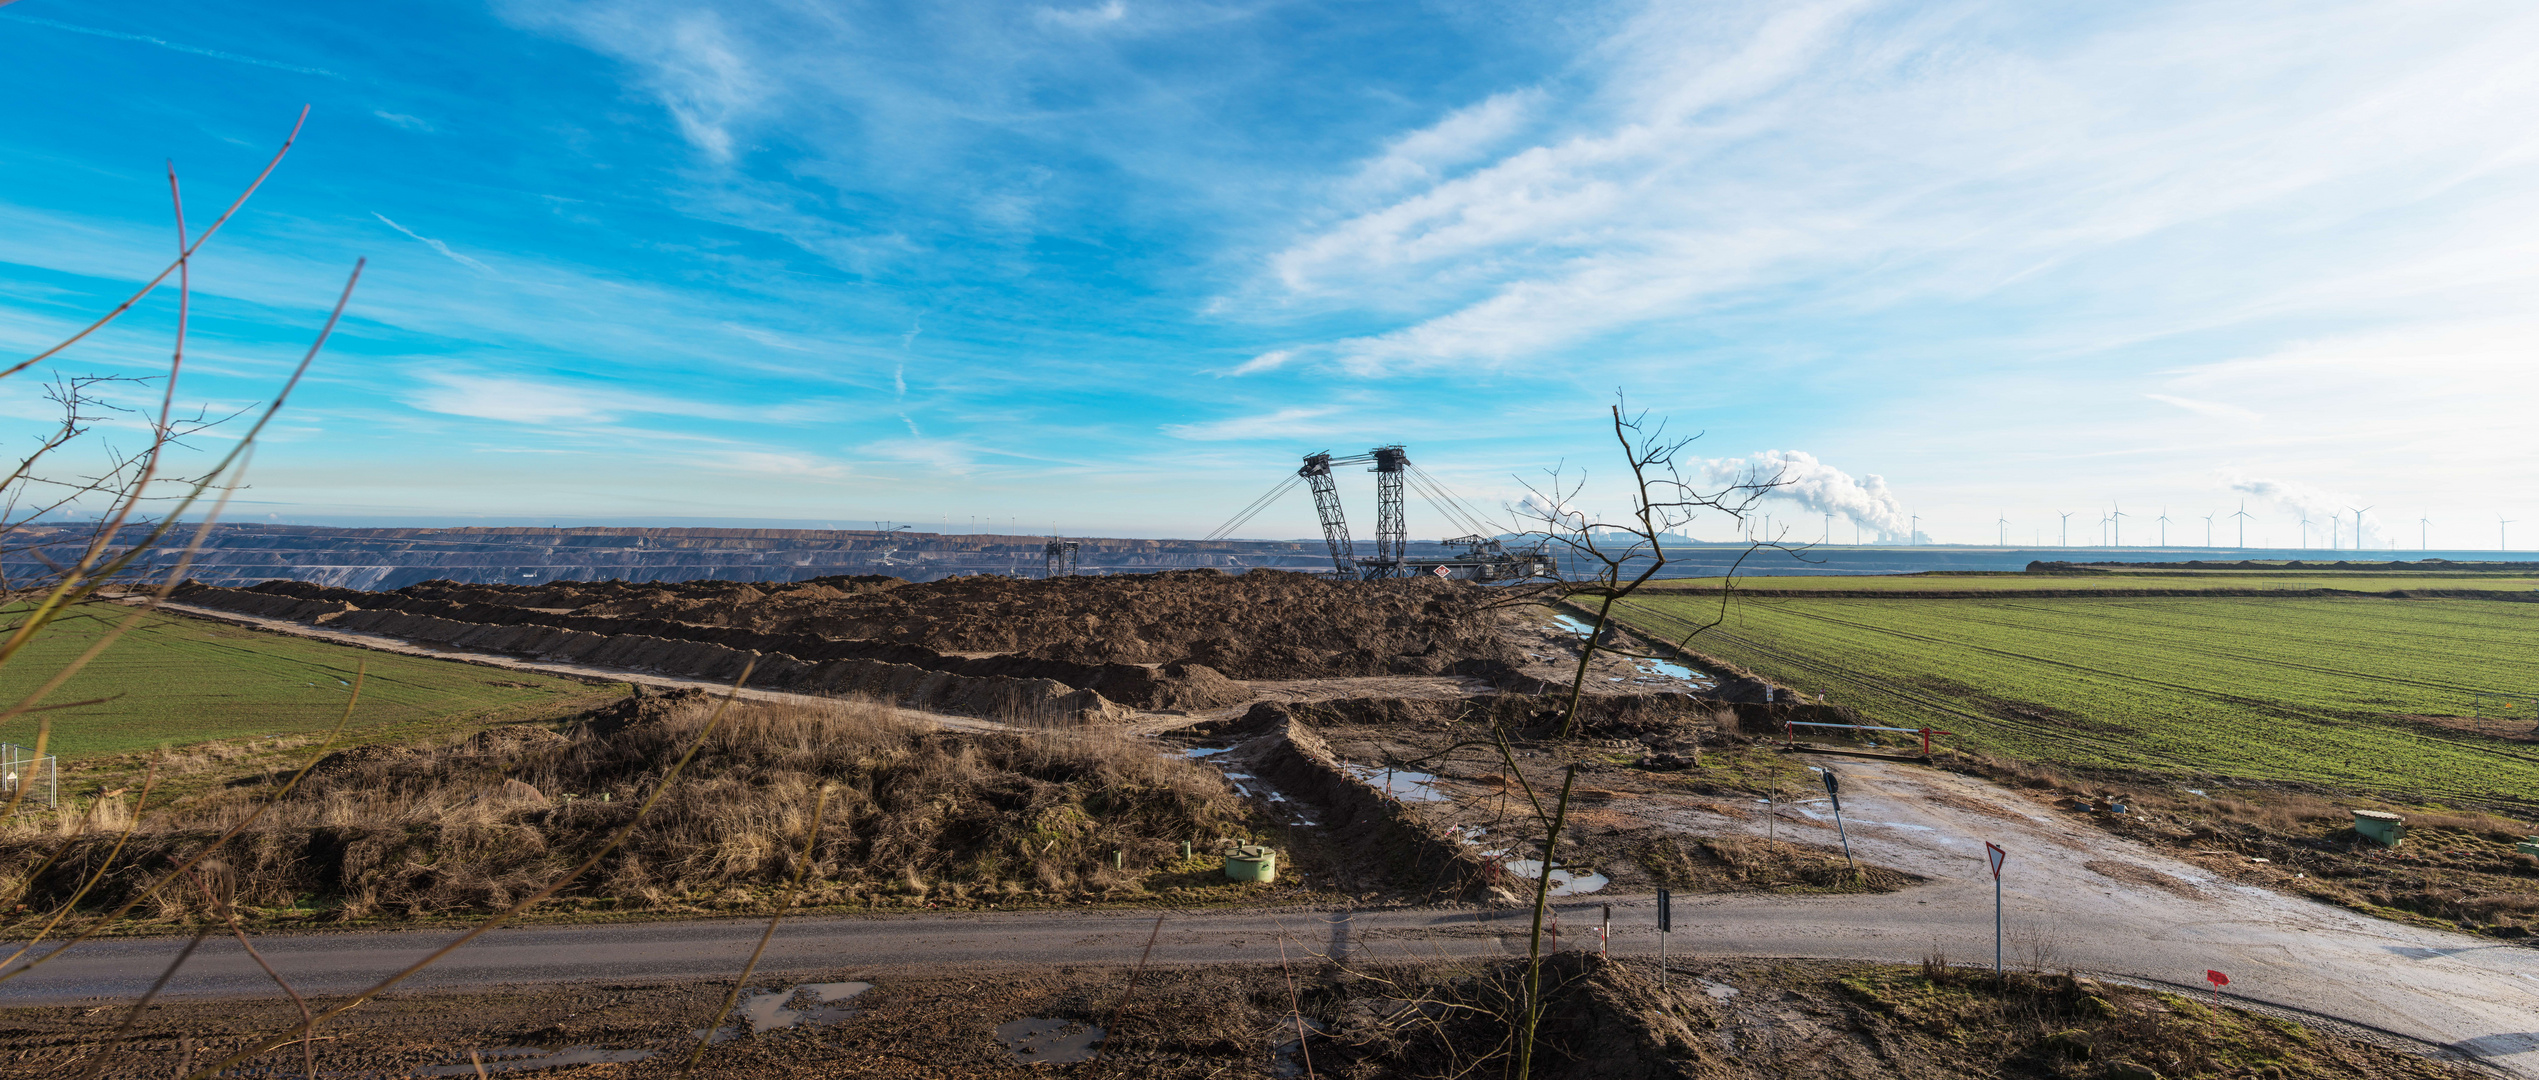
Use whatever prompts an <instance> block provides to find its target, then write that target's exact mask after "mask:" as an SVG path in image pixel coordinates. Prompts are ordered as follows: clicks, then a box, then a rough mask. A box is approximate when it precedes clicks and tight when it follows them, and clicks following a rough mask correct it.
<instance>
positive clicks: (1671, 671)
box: [1640, 660, 1697, 682]
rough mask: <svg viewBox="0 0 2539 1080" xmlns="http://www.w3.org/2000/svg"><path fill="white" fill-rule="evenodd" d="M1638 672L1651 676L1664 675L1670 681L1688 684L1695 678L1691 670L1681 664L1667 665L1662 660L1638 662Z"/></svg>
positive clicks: (1667, 663)
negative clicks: (1680, 681) (1677, 680)
mask: <svg viewBox="0 0 2539 1080" xmlns="http://www.w3.org/2000/svg"><path fill="white" fill-rule="evenodd" d="M1640 670H1642V671H1645V672H1648V673H1649V674H1651V675H1664V676H1666V677H1667V678H1670V679H1682V680H1685V681H1686V682H1690V681H1692V680H1693V679H1695V678H1697V676H1695V675H1694V674H1693V669H1691V668H1688V667H1685V666H1684V665H1682V664H1675V663H1669V662H1667V661H1664V660H1642V661H1640Z"/></svg>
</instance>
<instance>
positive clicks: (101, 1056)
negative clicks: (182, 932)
mask: <svg viewBox="0 0 2539 1080" xmlns="http://www.w3.org/2000/svg"><path fill="white" fill-rule="evenodd" d="M210 936H212V932H211V930H209V929H208V928H207V929H204V930H200V931H197V932H196V933H195V934H194V940H192V941H188V942H186V943H185V947H184V948H183V949H180V950H177V954H176V959H174V960H170V961H168V966H167V970H165V971H162V972H160V973H159V978H158V981H156V982H153V983H151V984H150V990H149V992H148V993H145V994H143V995H141V1000H139V1001H136V1002H133V1003H132V1008H131V1009H130V1010H129V1011H127V1012H125V1013H124V1014H123V1023H120V1024H117V1025H115V1033H114V1034H112V1035H109V1036H107V1037H106V1043H105V1045H103V1046H100V1047H98V1048H97V1056H96V1057H93V1058H90V1059H88V1068H86V1069H83V1070H81V1071H80V1074H79V1076H80V1080H88V1078H89V1077H92V1076H95V1075H97V1070H99V1069H102V1068H105V1067H106V1060H107V1059H108V1058H112V1057H114V1056H115V1055H116V1054H117V1053H119V1052H121V1051H122V1050H123V1039H124V1036H126V1035H128V1034H131V1032H132V1025H133V1022H134V1021H137V1020H139V1019H141V1013H142V1010H144V1009H147V1008H149V1007H150V1002H151V1001H153V1000H155V999H157V998H158V996H159V991H161V990H164V989H167V984H168V980H169V979H172V978H175V977H176V969H178V968H181V967H184V966H185V961H186V959H187V958H188V957H191V956H193V955H194V950H196V949H199V948H201V947H202V946H203V939H204V938H207V937H210Z"/></svg>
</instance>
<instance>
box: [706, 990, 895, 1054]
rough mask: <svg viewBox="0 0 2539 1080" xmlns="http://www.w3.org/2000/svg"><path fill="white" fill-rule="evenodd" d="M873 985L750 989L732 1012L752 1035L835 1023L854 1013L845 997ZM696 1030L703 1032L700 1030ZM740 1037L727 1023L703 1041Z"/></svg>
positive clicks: (721, 1040)
mask: <svg viewBox="0 0 2539 1080" xmlns="http://www.w3.org/2000/svg"><path fill="white" fill-rule="evenodd" d="M872 988H873V984H871V983H868V982H833V983H804V984H802V985H800V986H795V987H791V988H788V989H784V990H752V991H749V992H748V993H745V994H742V995H741V1000H740V1003H739V1004H736V1005H734V1006H733V1007H732V1013H733V1015H735V1016H738V1017H740V1018H741V1019H742V1020H743V1021H745V1022H747V1023H748V1025H749V1033H750V1034H752V1035H764V1034H766V1033H768V1032H770V1031H777V1030H781V1029H784V1028H789V1027H817V1026H819V1025H822V1024H834V1023H837V1022H838V1021H840V1020H844V1019H846V1018H847V1017H850V1016H853V1015H855V1007H854V1006H852V1005H847V1004H844V1003H845V1002H846V1001H848V1000H851V999H853V998H854V997H855V996H856V995H858V994H861V993H863V992H864V991H867V990H870V989H872ZM696 1034H697V1035H698V1036H699V1037H700V1038H702V1037H704V1036H705V1032H703V1031H698V1032H697V1033H696ZM740 1037H741V1025H740V1024H726V1025H724V1026H723V1027H722V1028H720V1029H718V1030H716V1031H715V1032H714V1035H713V1037H712V1038H710V1039H707V1040H706V1041H708V1042H717V1043H719V1042H727V1041H730V1040H732V1039H737V1038H740Z"/></svg>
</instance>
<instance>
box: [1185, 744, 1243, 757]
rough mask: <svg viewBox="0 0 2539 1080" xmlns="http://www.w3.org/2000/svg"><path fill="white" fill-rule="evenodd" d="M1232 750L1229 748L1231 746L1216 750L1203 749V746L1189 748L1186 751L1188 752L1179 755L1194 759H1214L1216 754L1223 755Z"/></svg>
mask: <svg viewBox="0 0 2539 1080" xmlns="http://www.w3.org/2000/svg"><path fill="white" fill-rule="evenodd" d="M1232 749H1234V748H1233V747H1231V746H1220V747H1216V748H1214V749H1210V748H1208V747H1205V746H1196V747H1192V748H1190V749H1188V750H1184V751H1182V752H1181V755H1182V756H1183V757H1195V758H1203V757H1215V756H1217V755H1218V754H1222V753H1225V752H1226V751H1228V750H1232Z"/></svg>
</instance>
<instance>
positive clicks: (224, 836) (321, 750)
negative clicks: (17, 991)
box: [0, 660, 370, 983]
mask: <svg viewBox="0 0 2539 1080" xmlns="http://www.w3.org/2000/svg"><path fill="white" fill-rule="evenodd" d="M369 671H370V662H369V661H367V660H365V661H362V662H361V663H360V664H359V665H357V666H355V667H354V668H353V689H352V692H351V693H350V694H348V695H346V696H345V698H344V712H343V715H341V716H338V717H336V718H335V727H334V728H333V729H332V730H330V731H328V732H327V733H326V738H325V740H324V741H322V742H320V743H318V744H317V749H316V750H314V751H312V752H311V753H310V754H309V760H308V763H307V764H304V765H302V766H300V771H298V772H295V773H292V774H291V779H290V780H288V781H286V782H284V783H283V785H282V788H281V790H279V791H276V792H274V794H273V797H272V798H271V799H267V800H265V801H264V802H262V803H258V804H257V805H256V808H255V810H254V811H252V812H250V813H249V814H248V815H247V816H246V817H245V818H244V819H242V820H241V821H239V822H238V823H237V824H235V825H232V826H230V827H229V829H228V831H226V832H223V833H221V834H220V835H219V836H217V837H214V838H213V839H212V842H211V843H209V844H205V845H203V849H202V850H201V851H197V852H195V853H194V854H192V855H188V856H186V857H185V860H184V861H183V862H180V863H178V864H177V865H176V868H175V869H173V870H170V871H168V872H167V873H166V874H163V875H161V876H160V877H159V879H158V880H157V881H153V882H151V883H150V885H149V887H148V888H145V889H142V890H141V892H140V893H139V894H137V895H135V896H134V897H133V898H132V899H129V900H126V901H124V902H123V906H122V907H119V908H116V909H114V910H113V911H110V912H107V913H106V914H105V915H104V916H102V917H100V918H98V919H97V921H95V922H93V923H91V924H89V927H88V929H86V930H82V931H80V934H79V936H78V937H75V938H72V939H70V940H69V941H65V942H63V943H62V944H61V947H60V948H57V949H54V950H53V951H52V952H49V953H46V954H44V955H43V956H39V957H37V958H35V959H33V960H29V961H27V962H26V965H25V966H23V967H19V968H15V969H12V970H10V971H7V972H0V983H5V982H8V981H9V980H11V979H14V978H17V977H18V976H20V975H24V974H26V973H27V972H30V971H33V970H35V969H36V968H39V967H42V966H44V965H45V964H47V963H50V962H51V961H52V960H53V958H55V957H58V956H60V955H62V954H63V953H66V952H69V951H71V948H72V947H73V946H76V945H78V944H79V943H81V942H84V941H87V940H88V939H90V938H92V937H95V936H97V934H98V933H99V932H100V931H103V930H104V929H105V928H106V927H108V926H110V925H113V924H114V922H115V921H116V920H118V919H121V918H123V917H124V916H125V915H126V914H129V913H130V912H131V911H132V909H134V908H136V907H139V906H141V903H142V902H143V901H145V900H148V899H149V898H151V897H153V896H156V895H158V893H159V890H160V889H164V888H166V887H167V886H168V883H169V882H172V881H175V880H176V879H177V876H178V875H180V874H183V873H185V872H186V871H188V870H191V869H193V868H194V865H195V864H196V863H199V862H202V861H203V860H204V859H207V858H210V857H211V854H212V853H213V852H215V851H218V850H220V849H221V846H222V845H224V844H227V843H228V842H229V841H230V840H231V839H232V838H234V837H236V836H237V835H238V834H239V833H242V832H245V831H247V827H248V826H250V825H253V824H255V823H256V821H257V820H258V819H260V818H262V817H264V814H265V811H267V810H270V809H272V808H273V807H274V805H275V804H277V803H279V802H281V801H282V800H283V799H285V798H287V797H289V796H290V794H291V790H292V789H293V788H296V787H298V786H300V780H301V778H303V777H306V776H307V775H308V774H309V770H310V769H314V768H316V767H317V763H318V761H319V760H320V759H322V758H324V757H325V756H326V751H327V748H328V747H331V746H333V745H335V739H336V737H337V736H340V735H342V734H343V733H344V725H345V724H346V723H347V722H349V721H351V720H352V718H353V706H354V705H356V704H358V703H360V701H361V684H362V680H363V678H364V677H365V676H367V675H368V674H369ZM139 820H140V819H139V816H138V815H135V817H134V821H136V822H138V821H139ZM127 834H128V830H127ZM24 955H26V950H25V949H20V950H18V953H17V956H12V957H10V958H9V960H7V961H0V966H5V965H6V964H7V963H10V962H13V961H15V960H16V959H17V958H18V956H24Z"/></svg>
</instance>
